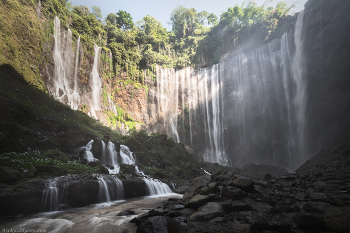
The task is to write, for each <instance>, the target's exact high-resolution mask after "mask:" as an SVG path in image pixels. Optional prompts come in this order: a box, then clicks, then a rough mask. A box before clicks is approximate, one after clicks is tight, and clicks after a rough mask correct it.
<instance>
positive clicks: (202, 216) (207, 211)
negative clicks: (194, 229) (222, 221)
mask: <svg viewBox="0 0 350 233" xmlns="http://www.w3.org/2000/svg"><path fill="white" fill-rule="evenodd" d="M224 214H225V211H224V209H223V208H222V206H221V205H220V204H219V203H216V202H209V203H207V204H205V205H204V206H201V207H200V208H199V209H198V212H196V213H194V214H192V215H191V216H190V217H189V218H188V220H189V221H192V222H206V221H210V220H212V219H214V218H216V217H223V216H224Z"/></svg>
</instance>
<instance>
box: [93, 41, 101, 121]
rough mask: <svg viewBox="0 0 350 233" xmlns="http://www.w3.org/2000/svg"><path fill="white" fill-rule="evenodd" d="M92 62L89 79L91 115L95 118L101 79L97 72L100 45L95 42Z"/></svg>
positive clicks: (98, 106)
mask: <svg viewBox="0 0 350 233" xmlns="http://www.w3.org/2000/svg"><path fill="white" fill-rule="evenodd" d="M94 52H95V56H94V64H93V66H92V71H91V75H90V79H91V106H90V107H91V112H90V114H91V116H92V117H94V118H95V119H97V115H96V112H95V111H96V110H100V109H101V89H102V81H101V78H100V75H99V73H98V66H99V61H100V53H101V47H98V46H97V45H96V44H95V46H94Z"/></svg>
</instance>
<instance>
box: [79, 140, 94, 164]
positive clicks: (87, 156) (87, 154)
mask: <svg viewBox="0 0 350 233" xmlns="http://www.w3.org/2000/svg"><path fill="white" fill-rule="evenodd" d="M92 143H94V140H91V141H90V142H89V143H88V144H87V145H86V146H83V147H80V148H79V150H78V151H79V153H80V154H81V153H83V156H82V158H80V159H81V160H83V161H84V162H86V163H89V162H92V161H95V160H96V159H95V158H94V155H93V154H92V152H91V149H92Z"/></svg>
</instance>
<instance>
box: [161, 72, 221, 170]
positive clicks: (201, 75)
mask: <svg viewBox="0 0 350 233" xmlns="http://www.w3.org/2000/svg"><path fill="white" fill-rule="evenodd" d="M221 79H222V78H221V77H220V72H219V65H214V66H213V67H212V68H210V69H199V70H198V71H194V70H191V69H190V68H186V69H184V70H179V71H175V70H174V69H165V70H164V69H162V68H161V67H158V75H157V85H158V97H157V102H158V103H159V104H160V106H159V107H158V116H159V117H163V120H164V125H165V126H164V128H165V131H166V133H167V135H169V136H171V137H174V138H175V139H176V140H177V141H178V142H179V141H180V139H179V133H178V132H179V129H181V130H182V131H183V132H184V135H183V136H182V140H181V141H186V135H185V134H186V133H185V132H187V131H188V132H189V135H190V138H189V140H190V143H191V144H192V141H193V131H194V129H195V128H200V127H201V125H199V124H198V122H197V119H198V116H197V115H201V116H200V117H201V119H202V120H203V125H204V131H205V132H204V135H205V140H206V142H207V143H205V144H206V145H207V147H206V148H205V150H204V151H203V156H204V159H205V161H209V162H213V163H220V164H225V165H226V164H227V163H228V161H227V159H226V156H225V151H224V144H223V121H222V117H223V113H222V112H223V103H222V102H223V100H222V94H221V93H220V88H221V86H222V80H221ZM179 85H180V88H179ZM179 96H181V102H182V103H181V104H179V103H178V99H180V98H179ZM179 108H180V109H181V108H182V109H181V110H179ZM199 109H201V111H200V110H199ZM178 111H181V112H182V116H181V117H180V118H179V117H178ZM178 121H180V122H181V123H180V124H179V125H178V124H177V123H176V124H175V123H174V122H178ZM202 135H203V134H202ZM202 143H203V142H202Z"/></svg>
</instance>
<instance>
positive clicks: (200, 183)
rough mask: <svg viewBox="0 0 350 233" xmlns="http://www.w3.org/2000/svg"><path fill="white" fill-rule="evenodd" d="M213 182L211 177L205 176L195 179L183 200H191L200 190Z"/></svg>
mask: <svg viewBox="0 0 350 233" xmlns="http://www.w3.org/2000/svg"><path fill="white" fill-rule="evenodd" d="M210 180H211V176H210V175H203V176H200V177H197V178H195V179H194V180H193V181H192V183H191V184H190V186H189V187H188V189H187V190H186V192H185V194H184V195H183V199H185V200H186V199H189V198H191V197H193V196H194V195H195V194H196V193H197V192H198V191H199V190H200V189H202V188H203V187H205V186H207V185H208V184H209V182H210Z"/></svg>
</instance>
